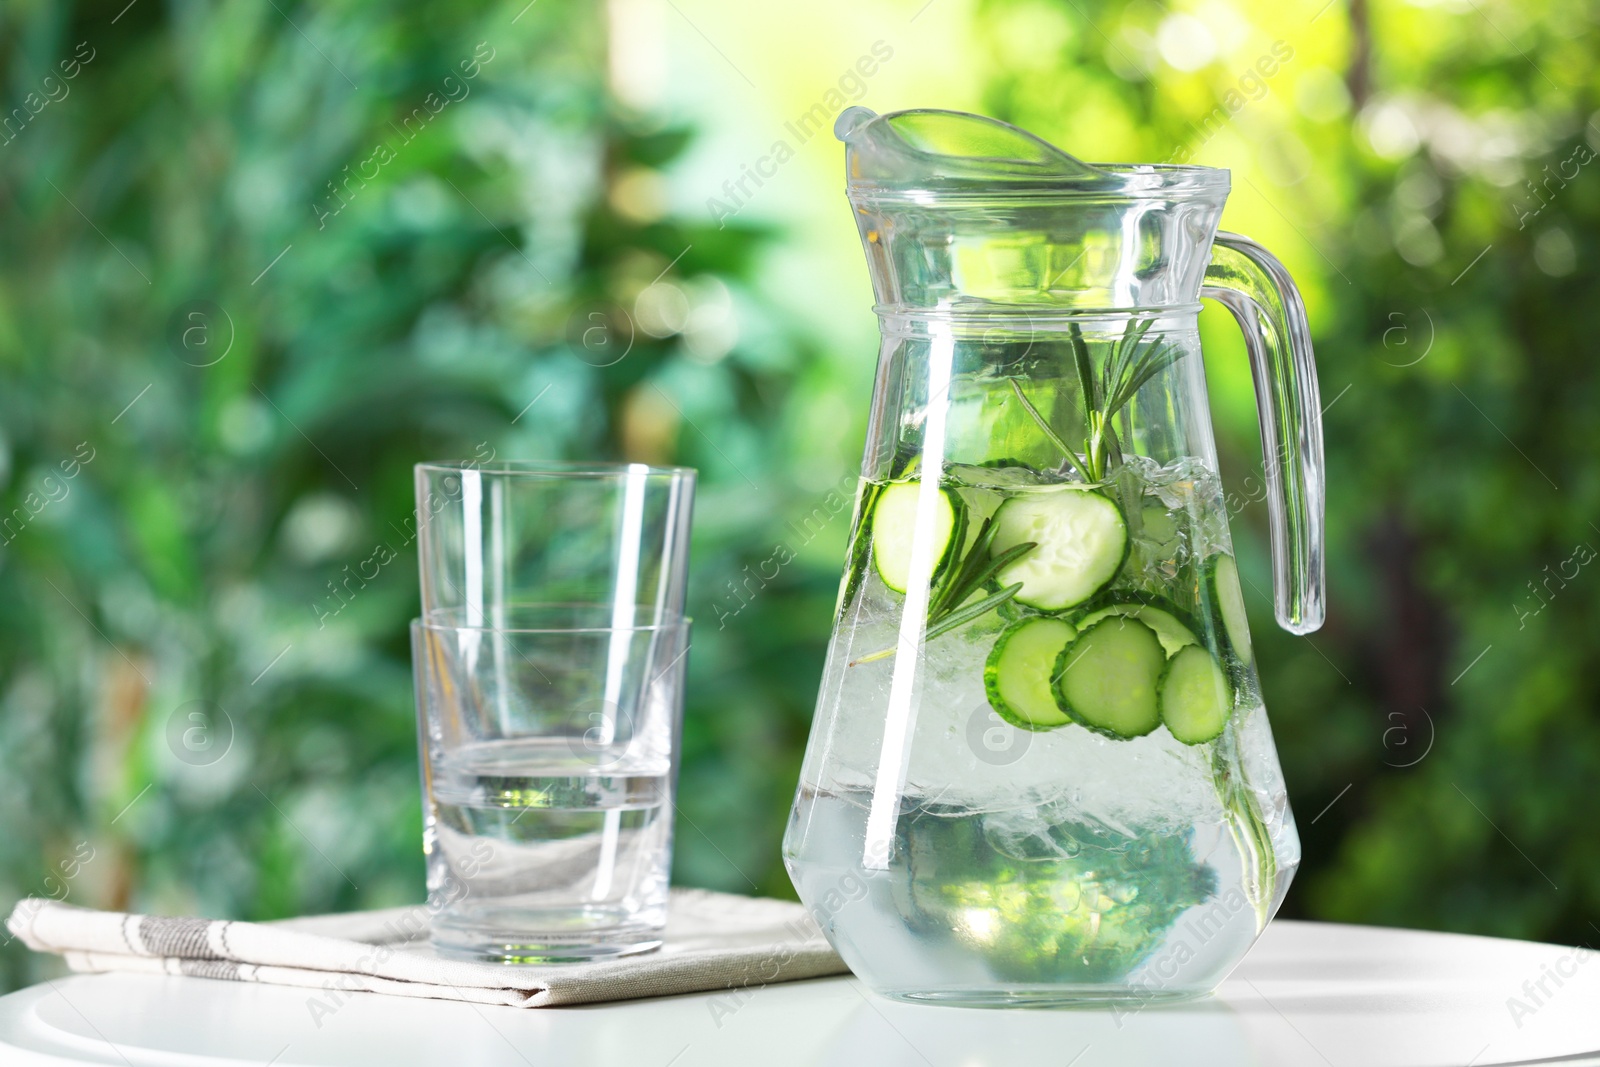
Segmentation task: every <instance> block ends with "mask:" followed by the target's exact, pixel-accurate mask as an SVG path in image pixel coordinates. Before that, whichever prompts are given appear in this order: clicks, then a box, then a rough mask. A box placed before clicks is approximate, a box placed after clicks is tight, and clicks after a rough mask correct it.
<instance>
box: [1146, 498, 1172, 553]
mask: <svg viewBox="0 0 1600 1067" xmlns="http://www.w3.org/2000/svg"><path fill="white" fill-rule="evenodd" d="M1139 525H1140V526H1141V527H1142V528H1143V531H1144V538H1145V540H1146V541H1150V542H1152V543H1153V544H1155V545H1156V546H1158V547H1160V548H1167V547H1171V546H1173V545H1175V544H1176V543H1177V540H1178V520H1176V519H1174V518H1173V517H1172V513H1171V512H1169V511H1168V510H1167V509H1166V508H1163V507H1158V506H1156V505H1155V504H1146V505H1145V506H1144V507H1143V508H1142V509H1141V510H1140V512H1139Z"/></svg>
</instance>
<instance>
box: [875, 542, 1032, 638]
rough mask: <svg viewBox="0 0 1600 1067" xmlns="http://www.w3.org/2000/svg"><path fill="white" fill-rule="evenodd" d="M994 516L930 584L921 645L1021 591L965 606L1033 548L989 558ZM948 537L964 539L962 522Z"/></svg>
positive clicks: (1013, 589)
mask: <svg viewBox="0 0 1600 1067" xmlns="http://www.w3.org/2000/svg"><path fill="white" fill-rule="evenodd" d="M995 529H996V528H995V524H994V516H993V515H991V516H989V517H988V518H987V519H984V520H983V525H982V526H979V527H978V535H977V537H975V538H973V540H972V544H971V545H969V546H968V547H967V548H966V550H965V551H963V552H962V554H961V558H960V559H957V560H952V561H951V562H950V564H949V565H948V566H946V567H945V569H944V571H943V572H942V573H941V574H940V576H939V578H938V580H937V581H935V582H934V585H933V589H932V591H931V593H930V595H929V597H928V628H927V629H926V630H925V631H924V632H923V635H922V639H923V641H924V642H927V641H932V640H934V639H935V638H937V637H943V636H944V635H945V634H947V633H949V632H950V631H951V630H954V629H955V628H956V627H958V626H964V625H966V624H967V623H969V622H971V621H972V620H973V619H976V618H978V617H979V616H980V615H983V614H985V613H987V612H989V611H992V610H993V609H995V608H997V607H999V606H1000V605H1001V604H1004V603H1005V602H1006V601H1008V600H1010V599H1011V598H1012V597H1014V596H1016V595H1017V591H1018V590H1019V589H1021V588H1022V583H1021V582H1017V583H1015V584H1014V585H1008V586H1006V587H1005V588H1004V589H1001V590H999V591H997V592H994V593H991V594H989V595H988V596H986V597H984V598H983V599H981V600H975V601H973V602H972V603H970V604H969V603H967V601H968V600H971V599H972V597H973V595H974V594H976V593H978V592H979V591H981V590H982V589H983V587H984V585H985V584H987V583H988V582H989V581H990V580H991V579H993V578H994V576H995V575H997V574H999V573H1000V572H1001V571H1003V570H1004V569H1005V568H1007V567H1009V566H1010V565H1011V564H1013V563H1015V562H1016V561H1017V560H1019V559H1021V558H1022V557H1023V556H1025V555H1027V554H1028V553H1029V552H1032V551H1033V549H1034V548H1035V547H1036V546H1035V543H1034V542H1032V541H1023V542H1022V543H1021V544H1017V545H1012V546H1011V547H1010V548H1008V549H1006V550H1005V551H1004V552H1001V553H999V554H997V555H994V556H991V555H990V554H989V550H990V549H991V547H993V545H994V535H995ZM951 537H952V538H953V539H955V540H956V541H957V542H958V543H959V542H960V541H961V540H964V539H965V538H966V519H965V516H964V515H963V517H962V521H961V522H959V523H957V524H956V528H955V530H953V531H952V532H951ZM894 653H895V649H893V648H885V649H882V650H880V651H877V652H873V653H869V654H868V655H865V656H862V657H861V658H860V659H857V660H853V661H851V663H850V666H852V667H854V666H856V665H857V664H860V663H871V662H873V661H874V660H880V659H887V658H888V657H890V656H892V655H894Z"/></svg>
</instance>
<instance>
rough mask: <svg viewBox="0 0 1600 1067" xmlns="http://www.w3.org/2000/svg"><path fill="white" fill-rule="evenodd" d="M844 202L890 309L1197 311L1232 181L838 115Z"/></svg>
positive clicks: (909, 120) (967, 125)
mask: <svg viewBox="0 0 1600 1067" xmlns="http://www.w3.org/2000/svg"><path fill="white" fill-rule="evenodd" d="M834 133H835V135H836V136H837V137H838V138H839V139H840V140H841V141H843V142H844V143H845V156H846V174H847V177H848V181H847V191H848V193H849V197H850V202H851V205H852V206H853V207H854V209H855V212H856V222H857V225H858V227H859V229H860V231H861V239H862V242H863V244H864V245H865V247H866V253H867V258H868V261H869V263H870V265H871V271H872V281H873V287H874V291H875V293H876V295H877V298H878V303H879V305H880V306H881V307H883V308H886V309H890V310H901V311H912V312H914V311H916V310H919V309H921V310H944V311H955V312H960V311H976V312H986V313H993V312H1003V311H1005V310H1007V309H1011V310H1018V309H1021V310H1027V309H1029V308H1037V309H1042V310H1043V309H1048V310H1065V311H1081V310H1098V309H1106V310H1128V309H1138V308H1163V307H1184V306H1187V305H1193V304H1195V303H1196V302H1197V301H1198V300H1199V294H1200V286H1201V283H1202V280H1203V278H1204V275H1205V269H1206V263H1207V260H1208V257H1209V254H1210V247H1211V240H1212V237H1213V236H1214V235H1215V233H1216V230H1217V223H1218V220H1219V219H1220V217H1221V213H1222V204H1223V201H1224V200H1225V199H1226V198H1227V195H1228V173H1227V172H1226V171H1222V170H1215V169H1213V168H1209V167H1177V166H1152V165H1144V164H1139V165H1124V164H1089V163H1085V162H1083V161H1082V160H1079V159H1077V158H1076V157H1074V156H1072V155H1070V154H1069V153H1067V152H1064V151H1062V150H1061V149H1060V148H1057V147H1056V146H1054V145H1052V144H1050V143H1048V142H1046V141H1044V140H1042V139H1040V138H1038V137H1035V136H1034V135H1033V134H1031V133H1028V132H1026V131H1024V130H1020V129H1018V128H1017V127H1015V126H1012V125H1010V124H1009V123H1005V122H1001V121H999V120H997V119H990V118H984V117H982V116H979V115H969V114H965V113H962V112H958V111H940V110H934V109H917V110H911V111H896V112H891V113H889V114H886V115H877V114H874V113H873V112H872V111H870V110H868V109H867V108H863V107H854V108H850V109H848V110H847V111H845V112H844V113H843V114H842V115H840V116H839V119H838V121H837V123H836V124H835V126H834Z"/></svg>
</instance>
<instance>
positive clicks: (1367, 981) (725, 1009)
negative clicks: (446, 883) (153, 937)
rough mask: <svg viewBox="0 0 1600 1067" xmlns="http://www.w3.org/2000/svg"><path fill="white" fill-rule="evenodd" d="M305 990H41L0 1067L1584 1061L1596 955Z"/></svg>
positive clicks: (1595, 1005) (1407, 947) (1325, 947)
mask: <svg viewBox="0 0 1600 1067" xmlns="http://www.w3.org/2000/svg"><path fill="white" fill-rule="evenodd" d="M1552 975H1554V976H1556V977H1559V978H1560V984H1559V985H1558V984H1557V981H1556V977H1551V976H1552ZM1541 979H1542V980H1543V982H1544V991H1543V992H1542V993H1541V991H1540V990H1539V988H1538V983H1539V982H1540V981H1541ZM1525 982H1527V983H1530V984H1529V986H1527V987H1524V983H1525ZM313 992H314V991H312V990H306V989H291V988H284V987H273V986H258V985H249V984H243V983H234V982H221V981H210V980H206V979H200V978H159V977H146V976H138V975H80V976H75V977H71V978H66V979H61V980H58V981H55V982H50V983H45V984H43V985H37V986H33V987H31V988H28V989H24V990H21V991H20V992H17V993H12V994H11V995H9V996H6V997H3V998H0V1065H4V1067H44V1065H51V1067H59V1065H62V1064H83V1063H90V1064H118V1065H124V1067H126V1065H134V1067H144V1065H147V1064H161V1065H184V1067H212V1065H218V1064H230V1065H238V1064H252V1065H255V1067H263V1065H266V1064H269V1063H270V1064H272V1065H273V1067H299V1065H303V1067H312V1065H315V1067H334V1065H340V1067H342V1065H356V1064H363V1065H364V1064H381V1065H384V1067H411V1065H418V1067H422V1065H426V1067H455V1065H458V1064H459V1065H464V1067H530V1065H531V1067H567V1065H586V1064H596V1065H611V1064H616V1065H626V1067H668V1065H669V1064H671V1065H672V1067H694V1065H722V1064H726V1065H736V1067H789V1065H794V1067H800V1065H806V1067H822V1065H829V1067H834V1065H837V1067H924V1065H932V1067H945V1065H949V1067H985V1065H987V1067H1024V1065H1032V1064H1049V1065H1051V1067H1068V1065H1071V1067H1099V1065H1103V1064H1105V1065H1109V1064H1115V1065H1118V1067H1140V1065H1143V1064H1160V1065H1162V1067H1167V1065H1172V1064H1181V1065H1184V1067H1200V1065H1207V1067H1209V1065H1217V1067H1224V1065H1225V1067H1246V1065H1253V1064H1259V1065H1262V1067H1298V1065H1301V1064H1306V1065H1311V1067H1347V1065H1348V1067H1379V1065H1384V1064H1397V1065H1398V1064H1406V1065H1412V1064H1439V1065H1451V1067H1466V1065H1469V1064H1470V1065H1471V1067H1494V1065H1503V1064H1508V1063H1528V1062H1530V1061H1532V1062H1538V1063H1546V1064H1548V1063H1551V1061H1558V1062H1559V1063H1560V1064H1561V1065H1562V1067H1575V1065H1583V1064H1600V953H1594V952H1589V951H1587V950H1580V949H1571V948H1563V947H1561V946H1556V945H1540V944H1531V943H1528V942H1522V941H1506V940H1500V939H1496V938H1483V937H1464V936H1460V935H1455V934H1432V933H1420V932H1415V931H1407V930H1381V929H1376V928H1373V927H1362V926H1336V925H1332V924H1324V923H1299V922H1278V923H1274V924H1273V925H1272V926H1271V927H1270V928H1269V929H1268V931H1267V933H1266V935H1265V936H1263V937H1262V939H1261V942H1260V943H1259V944H1258V945H1257V946H1256V948H1255V950H1254V951H1253V952H1252V953H1251V954H1250V956H1249V957H1248V958H1247V959H1246V960H1245V961H1244V963H1243V964H1241V965H1240V967H1239V969H1238V970H1237V971H1236V972H1235V973H1234V975H1233V976H1232V977H1231V978H1230V979H1229V980H1228V981H1227V983H1226V984H1225V985H1224V986H1223V987H1222V990H1221V992H1220V993H1219V994H1218V995H1217V996H1216V997H1214V998H1211V999H1209V1000H1205V1001H1197V1002H1193V1003H1190V1004H1186V1005H1173V1006H1164V1007H1150V1008H1146V1009H1144V1010H1142V1011H1136V1012H1132V1013H1131V1014H1130V1013H1117V1012H1114V1011H1111V1010H1107V1009H1094V1010H1087V1009H1085V1010H1069V1011H994V1010H974V1009H959V1008H944V1007H925V1006H921V1005H913V1004H900V1003H895V1002H891V1001H886V1000H882V999H880V998H878V997H875V996H872V995H871V994H869V993H867V992H866V991H865V990H864V989H863V987H862V986H861V984H860V983H859V982H857V981H855V980H854V979H847V978H833V979H822V980H818V981H810V982H793V983H787V984H780V985H774V986H769V987H766V988H764V989H757V990H753V991H750V992H746V993H740V994H722V995H720V996H718V995H714V994H705V995H697V996H684V997H670V998H662V999H657V1000H645V1001H632V1002H629V1003H624V1004H608V1005H595V1006H590V1007H582V1008H547V1009H525V1008H476V1007H472V1006H470V1005H466V1004H459V1003H450V1002H446V1001H437V1000H434V1001H424V1000H412V999H408V998H401V997H384V996H378V995H375V994H365V993H355V994H347V995H345V999H344V1003H343V1004H342V1005H341V1006H340V1007H339V1008H338V1010H337V1011H335V1012H334V1013H333V1014H332V1015H325V1016H323V1017H321V1018H320V1019H314V1018H313V1014H312V1012H311V1010H310V1009H309V1008H308V1004H307V1002H308V998H309V997H310V996H311V995H313ZM1511 998H1516V999H1515V1001H1512V999H1511ZM1519 1004H1520V1005H1522V1007H1518V1005H1519ZM1523 1007H1525V1008H1526V1010H1522V1008H1523Z"/></svg>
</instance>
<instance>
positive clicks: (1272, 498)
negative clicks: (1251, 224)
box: [1200, 232, 1325, 634]
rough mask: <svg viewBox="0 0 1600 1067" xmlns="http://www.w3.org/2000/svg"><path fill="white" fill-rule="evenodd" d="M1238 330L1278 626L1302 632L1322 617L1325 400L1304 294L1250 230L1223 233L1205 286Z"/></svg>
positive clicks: (1315, 625) (1214, 247)
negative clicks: (1256, 426)
mask: <svg viewBox="0 0 1600 1067" xmlns="http://www.w3.org/2000/svg"><path fill="white" fill-rule="evenodd" d="M1200 295H1201V296H1203V297H1210V298H1211V299H1213V300H1215V301H1217V302H1218V303H1219V304H1221V305H1222V306H1223V307H1225V308H1227V309H1228V310H1229V311H1231V312H1232V313H1233V317H1234V318H1235V319H1236V320H1238V323H1239V329H1240V330H1242V331H1243V333H1244V340H1245V348H1246V349H1247V350H1248V351H1249V353H1250V372H1251V376H1252V377H1253V378H1254V379H1255V387H1256V408H1257V411H1258V412H1259V414H1260V423H1261V456H1262V460H1263V465H1264V467H1265V472H1266V482H1267V508H1268V513H1269V515H1270V517H1271V529H1272V576H1273V587H1274V590H1273V592H1274V596H1273V606H1274V609H1275V612H1276V614H1277V618H1278V625H1279V626H1282V627H1283V628H1284V629H1285V630H1288V631H1289V632H1290V633H1293V634H1308V633H1311V632H1312V631H1313V630H1316V629H1317V628H1319V627H1320V626H1321V625H1322V619H1323V595H1324V594H1323V586H1324V580H1325V576H1324V569H1323V538H1324V516H1323V506H1324V505H1323V464H1322V401H1321V394H1320V392H1319V390H1318V389H1317V365H1316V361H1315V359H1314V358H1313V356H1312V352H1311V331H1310V329H1309V328H1308V327H1307V325H1306V307H1305V302H1304V301H1302V300H1301V299H1300V290H1299V289H1297V288H1295V284H1294V280H1293V279H1292V278H1290V277H1289V272H1288V271H1286V270H1284V269H1283V264H1282V263H1279V262H1278V260H1277V257H1276V256H1274V255H1273V254H1272V253H1271V252H1268V251H1267V250H1266V249H1265V248H1262V247H1261V246H1260V245H1258V244H1256V243H1255V242H1254V241H1252V240H1250V239H1249V238H1248V237H1242V236H1240V235H1239V234H1236V233H1226V232H1224V233H1219V234H1217V237H1216V240H1215V241H1214V242H1213V244H1212V247H1211V262H1210V264H1209V265H1208V266H1207V267H1206V277H1205V286H1204V288H1202V289H1201V290H1200Z"/></svg>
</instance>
